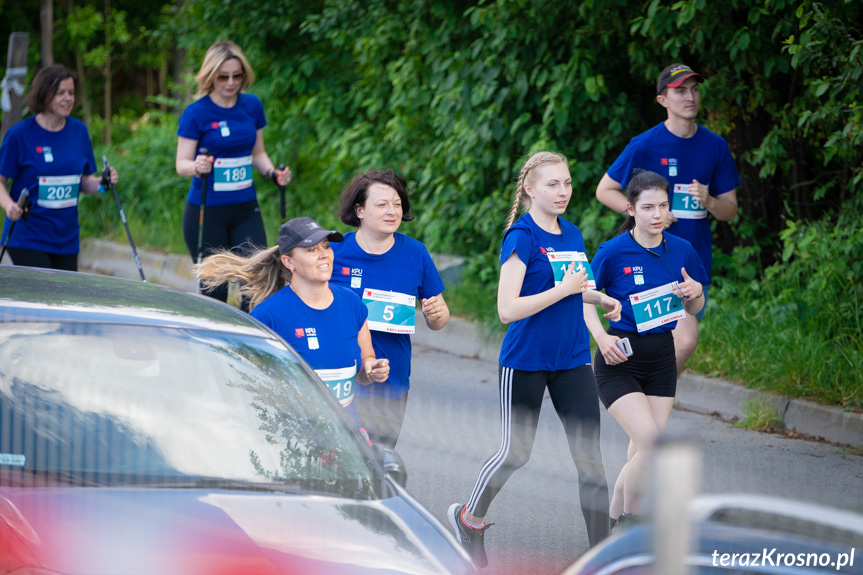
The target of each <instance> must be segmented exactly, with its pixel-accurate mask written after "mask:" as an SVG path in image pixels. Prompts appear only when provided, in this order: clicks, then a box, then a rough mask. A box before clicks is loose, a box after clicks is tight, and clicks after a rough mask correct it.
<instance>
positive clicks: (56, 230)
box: [0, 64, 117, 271]
mask: <svg viewBox="0 0 863 575" xmlns="http://www.w3.org/2000/svg"><path fill="white" fill-rule="evenodd" d="M76 87H77V78H76V77H75V74H73V73H72V72H71V71H69V70H67V69H66V68H64V67H63V66H61V65H59V64H58V65H53V66H46V67H45V68H42V69H41V70H40V71H39V73H38V74H36V77H35V78H33V83H32V85H31V86H30V92H29V93H28V94H27V106H28V107H29V108H30V111H31V112H33V114H34V115H33V116H30V117H29V118H26V119H24V120H22V121H21V122H18V123H17V124H15V125H14V126H12V127H11V128H10V129H9V131H8V132H7V133H6V137H5V138H4V140H3V145H2V146H0V207H2V208H3V210H5V211H6V221H5V222H4V226H3V234H2V244H3V245H4V246H7V247H8V251H9V255H10V256H12V262H13V263H14V264H15V265H19V266H31V267H39V268H51V269H59V270H70V271H77V270H78V250H79V235H80V234H79V226H78V196H79V194H96V193H98V192H99V184H100V176H99V175H94V174H93V172H95V171H96V160H95V158H94V157H93V146H92V144H91V143H90V134H89V133H88V132H87V127H86V126H85V125H84V124H83V123H82V122H81V121H80V120H77V119H75V118H72V117H71V116H70V114H71V113H72V108H73V107H74V106H75V89H76ZM9 180H12V186H11V188H10V187H9ZM111 183H113V184H116V183H117V171H116V170H115V169H114V168H111ZM25 188H26V189H27V191H28V193H29V196H28V197H25V200H26V199H29V202H30V206H31V207H30V209H29V211H27V213H26V214H25V208H26V204H25V205H22V206H19V205H18V201H19V199H21V193H22V191H23V190H24V189H25ZM13 222H15V228H14V230H13V229H12V223H13Z"/></svg>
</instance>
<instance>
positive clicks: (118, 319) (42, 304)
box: [0, 266, 261, 335]
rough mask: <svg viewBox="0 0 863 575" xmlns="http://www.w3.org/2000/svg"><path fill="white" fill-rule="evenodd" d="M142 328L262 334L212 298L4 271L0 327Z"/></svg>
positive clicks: (50, 273) (91, 278)
mask: <svg viewBox="0 0 863 575" xmlns="http://www.w3.org/2000/svg"><path fill="white" fill-rule="evenodd" d="M38 321H51V322H56V321H62V322H79V323H114V324H138V325H152V326H163V327H175V328H194V329H203V330H209V331H227V332H236V333H244V334H255V335H261V328H260V327H259V326H258V325H257V324H256V322H254V321H253V320H251V319H249V317H248V316H247V315H246V314H245V313H243V312H241V311H239V310H238V309H236V308H233V307H231V306H228V305H225V304H223V303H220V302H217V301H216V300H213V299H211V298H208V297H204V296H198V295H195V294H190V293H188V292H185V291H182V290H177V289H172V288H166V287H162V286H157V285H153V284H148V283H144V282H139V281H132V280H127V279H121V278H114V277H107V276H100V275H94V274H87V273H80V272H61V271H55V270H42V269H36V268H23V267H6V266H4V267H0V322H38Z"/></svg>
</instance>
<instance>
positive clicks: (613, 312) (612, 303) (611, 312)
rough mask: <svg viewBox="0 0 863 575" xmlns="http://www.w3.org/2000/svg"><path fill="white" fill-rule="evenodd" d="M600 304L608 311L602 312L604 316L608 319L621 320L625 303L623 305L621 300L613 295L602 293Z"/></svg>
mask: <svg viewBox="0 0 863 575" xmlns="http://www.w3.org/2000/svg"><path fill="white" fill-rule="evenodd" d="M600 305H601V306H602V309H604V310H605V312H606V313H604V314H602V317H604V318H605V319H607V320H608V321H620V312H621V311H622V310H623V305H621V303H620V302H619V301H617V300H616V299H614V298H613V297H611V296H607V295H605V294H602V301H601V303H600Z"/></svg>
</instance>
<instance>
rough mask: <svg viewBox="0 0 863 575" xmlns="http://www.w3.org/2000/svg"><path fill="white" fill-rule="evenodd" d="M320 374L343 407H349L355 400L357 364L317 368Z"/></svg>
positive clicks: (316, 371)
mask: <svg viewBox="0 0 863 575" xmlns="http://www.w3.org/2000/svg"><path fill="white" fill-rule="evenodd" d="M315 373H317V374H318V377H320V378H321V379H322V380H323V382H324V383H326V384H327V387H329V388H330V391H332V392H333V395H335V396H336V399H338V400H339V403H341V404H342V407H347V406H349V405H350V404H351V402H352V401H353V400H354V385H355V384H356V381H357V364H356V363H354V365H352V366H351V367H342V368H339V369H316V370H315Z"/></svg>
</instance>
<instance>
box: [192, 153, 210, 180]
mask: <svg viewBox="0 0 863 575" xmlns="http://www.w3.org/2000/svg"><path fill="white" fill-rule="evenodd" d="M212 171H213V156H207V155H205V154H198V155H197V156H195V175H196V176H200V175H201V174H209V173H210V172H212Z"/></svg>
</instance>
